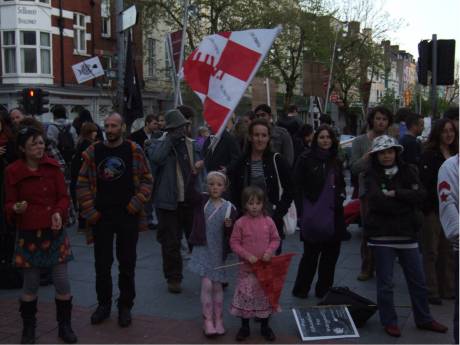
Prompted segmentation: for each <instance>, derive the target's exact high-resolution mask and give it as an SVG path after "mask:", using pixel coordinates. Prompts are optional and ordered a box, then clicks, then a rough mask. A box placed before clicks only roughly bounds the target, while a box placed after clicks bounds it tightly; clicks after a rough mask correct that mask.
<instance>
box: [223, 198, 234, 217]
mask: <svg viewBox="0 0 460 345" xmlns="http://www.w3.org/2000/svg"><path fill="white" fill-rule="evenodd" d="M227 203H228V205H227V209H226V210H225V218H226V219H227V218H230V214H231V213H232V206H233V205H232V203H231V202H230V201H227Z"/></svg>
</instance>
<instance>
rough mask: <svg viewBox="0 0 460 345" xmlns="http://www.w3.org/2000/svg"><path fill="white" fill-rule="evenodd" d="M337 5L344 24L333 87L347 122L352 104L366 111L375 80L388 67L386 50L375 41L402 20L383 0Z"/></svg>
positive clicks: (339, 36) (378, 40)
mask: <svg viewBox="0 0 460 345" xmlns="http://www.w3.org/2000/svg"><path fill="white" fill-rule="evenodd" d="M334 6H335V10H336V13H337V16H338V19H340V20H341V22H342V23H343V24H344V25H342V26H341V27H340V28H339V30H340V31H339V34H338V35H337V45H338V47H339V48H340V52H339V54H338V58H337V59H336V60H335V63H334V73H333V83H331V85H332V87H331V88H336V89H338V91H339V93H340V95H341V98H342V101H343V105H342V107H341V111H342V112H344V113H345V114H346V117H345V118H346V121H347V125H348V115H349V112H350V108H351V106H352V105H357V104H360V106H361V109H362V113H363V115H364V114H365V113H366V112H367V107H368V101H369V91H370V85H372V80H373V78H374V76H375V74H376V73H379V72H381V71H382V70H384V69H385V64H384V62H385V60H384V55H383V50H382V48H381V47H380V45H379V44H377V43H375V42H380V41H381V40H382V39H383V38H385V37H386V35H387V34H388V33H389V32H390V31H393V30H397V29H398V28H399V27H400V26H401V23H402V22H401V21H400V20H394V19H392V18H391V16H390V15H389V14H388V13H386V12H385V11H383V4H382V2H377V1H371V0H344V1H342V2H339V3H336V2H335V3H334ZM361 28H363V30H361Z"/></svg>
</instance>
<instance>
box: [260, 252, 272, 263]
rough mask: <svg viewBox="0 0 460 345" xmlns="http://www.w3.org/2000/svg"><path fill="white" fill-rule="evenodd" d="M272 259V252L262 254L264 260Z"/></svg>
mask: <svg viewBox="0 0 460 345" xmlns="http://www.w3.org/2000/svg"><path fill="white" fill-rule="evenodd" d="M271 259H272V255H271V254H270V253H265V254H264V256H262V261H265V262H268V261H270V260H271Z"/></svg>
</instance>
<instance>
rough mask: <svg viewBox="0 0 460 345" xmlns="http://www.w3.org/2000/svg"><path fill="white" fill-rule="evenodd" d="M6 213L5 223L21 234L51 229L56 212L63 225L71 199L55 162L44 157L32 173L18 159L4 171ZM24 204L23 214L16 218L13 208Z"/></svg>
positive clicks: (24, 163)
mask: <svg viewBox="0 0 460 345" xmlns="http://www.w3.org/2000/svg"><path fill="white" fill-rule="evenodd" d="M5 194H6V195H5V199H6V200H5V212H6V216H7V220H8V221H9V222H10V223H12V224H15V225H16V228H17V229H21V230H40V229H46V228H50V227H51V216H52V215H53V214H54V213H55V212H59V213H60V215H61V217H62V223H63V224H65V221H66V218H67V212H68V209H69V205H70V199H69V195H68V192H67V186H66V184H65V181H64V175H63V174H62V172H61V170H60V169H59V164H58V162H57V161H56V160H54V159H52V158H49V157H48V156H46V155H45V156H44V157H43V158H42V160H41V161H40V163H39V167H38V170H36V171H31V170H30V169H29V168H28V167H27V165H26V162H25V161H24V160H22V159H18V160H17V161H15V162H14V163H12V164H10V165H9V166H8V167H7V168H6V170H5ZM24 200H25V201H27V204H28V205H27V209H26V211H25V212H24V213H23V214H16V213H15V212H14V211H13V205H14V204H15V203H16V202H20V201H24Z"/></svg>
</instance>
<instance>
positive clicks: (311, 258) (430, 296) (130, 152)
mask: <svg viewBox="0 0 460 345" xmlns="http://www.w3.org/2000/svg"><path fill="white" fill-rule="evenodd" d="M53 115H54V122H53V123H52V124H44V123H42V122H40V121H39V120H37V119H36V118H34V117H33V116H26V115H25V114H24V113H23V112H22V111H21V109H18V108H15V109H12V110H11V111H10V112H9V113H8V114H4V115H2V117H1V118H0V168H1V169H0V178H1V181H0V182H1V183H0V186H1V189H0V192H1V193H2V198H1V199H0V200H2V205H1V207H2V210H3V211H4V215H5V219H6V220H7V221H6V222H4V223H2V227H4V228H5V229H2V231H15V233H16V235H15V236H16V245H15V249H14V255H13V257H12V260H13V262H14V265H15V266H16V267H18V268H20V269H21V270H22V274H23V288H22V295H21V298H20V313H21V317H22V320H23V333H22V339H21V342H22V343H34V342H35V328H36V314H37V293H38V288H39V285H40V279H41V274H43V271H45V272H48V273H49V274H50V276H51V280H52V283H53V284H54V287H55V290H56V315H57V321H58V325H59V328H58V333H59V334H58V335H59V337H60V338H61V339H62V340H63V341H64V342H66V343H75V342H77V336H76V335H75V333H74V331H73V329H72V326H71V311H72V294H71V287H70V284H69V278H68V273H67V264H68V262H69V261H71V260H72V259H73V254H72V250H71V244H70V241H69V237H68V235H67V233H66V227H68V226H69V225H70V224H72V223H73V222H77V223H78V228H79V230H80V231H81V232H83V233H85V234H86V239H87V242H88V243H94V257H95V269H96V294H97V301H98V306H97V308H96V310H95V311H94V313H93V314H92V316H91V323H92V324H100V323H102V322H103V321H104V320H106V319H107V318H109V317H110V315H111V309H112V303H113V301H112V299H113V292H112V290H113V287H112V276H111V267H112V264H113V261H114V253H113V251H114V250H113V243H114V241H115V255H116V258H117V261H118V272H119V273H118V274H119V276H118V288H119V291H120V294H119V298H118V301H117V307H118V324H119V326H120V327H128V326H129V325H130V324H131V322H132V316H131V309H132V306H133V304H134V300H135V296H136V288H135V268H136V258H137V249H136V248H137V242H138V238H139V232H140V231H143V230H147V229H150V230H155V231H156V235H157V240H158V242H159V244H160V246H161V259H162V266H163V275H164V279H165V281H166V288H167V290H168V291H169V292H170V293H173V294H178V293H181V292H182V284H183V282H182V280H183V269H184V260H186V259H189V260H187V262H188V264H187V266H186V268H187V269H189V270H190V271H192V272H194V273H196V274H197V275H199V276H200V277H201V293H200V299H201V304H202V315H203V332H204V334H205V335H206V336H208V337H213V336H219V335H223V334H225V333H226V329H225V327H224V323H223V313H224V308H223V295H224V288H225V287H226V285H227V284H228V275H227V271H226V270H225V269H221V268H220V267H222V266H224V265H225V260H226V258H227V256H228V254H229V253H231V252H234V253H235V254H236V255H237V257H238V258H239V259H240V261H241V263H242V264H241V265H240V266H239V272H238V275H237V282H236V287H235V291H234V295H233V299H232V302H231V306H230V313H231V314H232V315H234V316H236V317H239V318H240V319H241V327H240V329H239V331H238V332H237V334H236V340H237V341H243V340H245V339H247V338H248V337H249V336H250V327H249V320H250V319H252V318H256V319H257V320H258V321H259V322H260V332H261V335H262V336H263V337H264V339H265V340H266V341H274V340H275V339H276V336H275V333H274V331H273V330H272V328H271V327H270V326H269V320H270V317H271V315H273V314H274V313H276V312H278V311H279V310H280V309H279V307H274V306H273V305H271V304H270V302H269V299H268V296H267V295H266V293H265V292H264V290H263V289H262V287H261V286H260V284H259V282H258V281H257V278H256V277H255V275H254V273H253V270H252V269H251V266H252V265H253V264H255V263H257V262H258V261H259V260H261V261H264V262H270V260H271V258H272V257H273V256H276V255H280V254H281V253H282V248H283V246H282V244H283V239H284V238H285V232H284V217H285V216H286V214H287V213H288V209H289V208H290V207H291V205H292V204H293V203H294V204H295V206H296V209H297V215H298V227H299V233H300V240H301V242H302V246H303V255H302V258H301V260H300V263H299V266H298V268H297V276H296V280H295V283H294V286H293V287H292V295H293V296H295V297H296V298H299V299H305V298H308V295H309V293H310V288H311V285H312V284H313V281H314V277H315V275H317V280H316V283H315V289H314V294H315V296H317V297H319V298H322V297H324V296H325V295H326V294H327V292H328V290H329V289H330V288H331V287H332V286H333V285H334V275H335V269H336V264H337V261H338V258H339V256H340V249H341V242H342V241H345V240H347V239H349V238H350V233H349V232H348V231H347V224H346V222H345V218H344V203H345V200H346V199H347V193H346V182H345V172H344V164H343V161H342V157H341V149H340V143H339V138H338V134H337V130H336V129H335V128H333V127H332V126H331V125H330V124H331V120H330V117H329V116H328V115H323V116H322V117H321V119H322V124H321V125H320V126H319V127H318V128H317V129H316V130H315V129H314V128H313V127H312V126H311V125H309V124H304V123H303V121H302V120H301V118H300V117H299V115H298V109H297V107H296V106H295V105H292V106H290V107H289V109H288V112H287V115H286V116H284V117H281V118H280V119H279V121H277V122H275V119H274V115H273V113H272V109H271V108H270V107H269V106H268V105H266V104H261V105H259V106H257V107H256V108H255V109H254V111H248V112H246V113H245V114H243V115H242V116H240V117H239V118H238V120H237V121H236V123H234V124H233V125H229V126H228V128H227V130H225V131H224V132H223V133H222V135H221V136H220V137H216V136H214V135H211V133H210V130H209V129H208V128H207V127H206V126H203V127H200V128H199V129H198V135H197V136H196V138H193V135H192V132H193V129H192V125H191V123H192V120H193V118H194V117H195V115H196V114H195V113H194V110H193V109H192V108H190V107H188V106H179V107H178V108H176V109H172V110H169V111H167V112H166V113H163V114H161V115H148V116H146V117H145V119H144V121H145V123H144V127H142V128H141V129H139V130H137V131H134V132H132V133H128V130H127V125H126V123H125V121H124V119H123V117H122V116H121V115H119V114H118V113H111V114H110V115H109V116H107V117H106V118H105V119H104V128H103V130H102V129H101V128H100V127H99V126H98V125H97V124H96V123H94V121H93V120H92V117H91V114H90V113H89V112H88V111H87V110H83V111H82V112H81V113H80V114H79V116H78V117H77V118H76V119H75V120H74V121H73V123H71V122H70V121H68V119H67V114H66V110H65V108H64V107H62V106H56V107H54V109H53ZM396 115H398V114H396ZM398 116H399V120H400V121H402V122H403V123H404V124H405V127H406V130H405V133H404V135H401V137H399V138H397V137H394V136H392V135H391V134H392V132H391V130H390V129H391V128H392V127H393V114H392V113H391V111H389V110H388V109H386V108H384V107H375V108H373V109H372V110H371V111H370V113H369V115H368V119H367V131H366V132H365V133H364V134H362V135H360V136H358V137H356V138H355V139H354V140H353V143H352V148H351V158H350V172H351V181H352V187H353V188H354V192H353V195H354V196H356V198H358V199H359V202H360V207H361V210H360V224H361V226H362V229H363V235H362V243H361V256H362V265H361V271H360V273H359V275H358V277H357V279H358V280H361V281H365V280H369V279H371V278H372V277H373V276H374V274H375V276H376V291H377V305H378V310H379V314H380V321H381V323H382V326H383V327H384V330H385V332H386V333H388V334H389V335H391V336H394V337H399V336H401V331H400V329H399V326H398V318H397V313H396V312H395V307H394V301H393V271H394V263H395V262H396V258H397V259H398V262H399V264H400V265H401V267H402V269H403V272H404V276H405V278H406V281H407V284H408V290H409V294H410V297H411V303H412V309H413V312H414V320H415V323H416V326H417V327H418V328H420V329H425V330H430V331H434V332H446V331H447V330H448V328H447V327H446V326H444V325H442V324H440V323H439V322H437V321H436V320H435V319H434V318H433V317H432V314H431V312H430V307H429V304H435V305H439V304H442V301H443V300H446V299H456V302H455V303H456V304H455V312H454V337H455V340H456V342H457V343H458V167H459V166H458V116H459V113H458V108H456V109H452V110H449V111H448V112H447V113H446V114H445V116H444V117H443V118H442V119H439V120H437V121H435V122H434V124H433V126H432V128H431V132H430V135H429V137H428V140H426V142H424V143H422V142H421V141H420V140H419V139H418V137H419V136H420V134H421V133H422V131H423V124H424V122H423V118H422V117H421V116H420V115H418V114H415V113H413V112H411V111H409V110H407V109H405V110H404V109H403V110H401V111H400V112H399V115H398ZM438 175H439V178H438ZM184 247H185V248H184Z"/></svg>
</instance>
